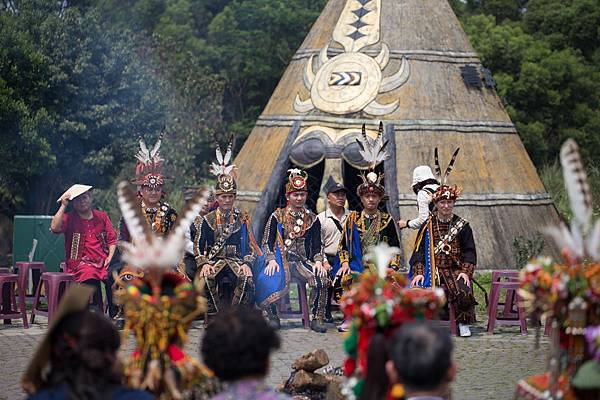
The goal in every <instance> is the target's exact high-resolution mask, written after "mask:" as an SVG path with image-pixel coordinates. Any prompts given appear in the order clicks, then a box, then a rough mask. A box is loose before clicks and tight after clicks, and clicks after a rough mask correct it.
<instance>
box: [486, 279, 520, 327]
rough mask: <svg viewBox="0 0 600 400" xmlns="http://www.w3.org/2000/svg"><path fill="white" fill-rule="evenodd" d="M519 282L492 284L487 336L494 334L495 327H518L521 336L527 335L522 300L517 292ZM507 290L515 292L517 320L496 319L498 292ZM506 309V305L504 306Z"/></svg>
mask: <svg viewBox="0 0 600 400" xmlns="http://www.w3.org/2000/svg"><path fill="white" fill-rule="evenodd" d="M519 286H520V283H519V282H514V281H513V282H492V298H491V299H490V309H489V313H488V315H489V318H488V326H487V331H488V334H493V333H494V328H495V327H496V325H519V326H520V329H521V334H522V335H526V334H527V321H526V319H525V308H524V307H523V300H522V299H521V296H519V293H518V292H517V290H518V289H519ZM501 289H507V290H512V291H514V292H515V296H516V298H517V318H498V317H497V314H498V306H499V305H500V304H499V299H500V290H501ZM504 308H506V304H505V305H504Z"/></svg>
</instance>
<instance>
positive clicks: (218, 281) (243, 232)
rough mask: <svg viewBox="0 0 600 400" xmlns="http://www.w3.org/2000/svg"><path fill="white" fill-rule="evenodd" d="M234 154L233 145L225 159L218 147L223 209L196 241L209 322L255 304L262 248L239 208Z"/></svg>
mask: <svg viewBox="0 0 600 400" xmlns="http://www.w3.org/2000/svg"><path fill="white" fill-rule="evenodd" d="M231 152H232V143H230V144H229V146H228V148H227V152H226V153H225V155H223V154H222V153H221V149H220V148H218V147H217V160H218V162H219V163H218V164H215V163H213V165H212V167H211V173H212V174H213V175H215V176H216V177H217V182H216V184H215V196H216V200H217V202H218V204H219V206H218V208H217V209H216V210H214V211H212V212H210V213H208V214H207V215H205V216H204V217H203V218H202V219H201V221H200V226H199V228H198V233H197V234H196V236H195V240H194V256H195V259H196V264H197V266H198V272H197V274H199V276H200V278H201V279H203V280H204V282H205V284H206V286H205V289H206V298H207V299H208V308H207V311H206V315H207V319H206V321H207V322H208V320H209V318H212V317H213V316H214V315H215V314H216V313H217V312H219V311H220V310H222V309H224V308H226V307H227V306H229V305H231V306H246V307H251V306H252V305H253V304H254V280H253V274H252V266H253V265H254V262H255V260H256V254H255V248H258V246H257V245H256V241H255V240H254V237H253V234H252V226H251V222H250V217H249V215H248V213H247V212H246V213H244V214H242V213H240V210H239V209H237V208H236V207H235V198H236V193H237V185H236V182H235V165H233V164H232V165H229V162H230V161H231V155H232V154H231ZM225 280H229V281H230V282H231V284H232V286H233V296H232V298H224V297H225V294H224V291H223V282H224V281H225Z"/></svg>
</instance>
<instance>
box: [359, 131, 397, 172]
mask: <svg viewBox="0 0 600 400" xmlns="http://www.w3.org/2000/svg"><path fill="white" fill-rule="evenodd" d="M356 142H357V143H358V152H359V153H360V155H361V157H362V158H363V160H364V161H365V162H366V163H368V164H369V167H370V168H375V167H376V166H377V165H378V164H379V163H381V162H383V161H385V160H387V158H388V157H389V154H388V152H387V150H386V146H387V144H388V141H387V140H384V139H383V123H381V122H380V123H379V131H378V133H377V137H376V138H375V139H374V140H371V139H370V138H369V137H368V136H367V130H366V127H365V125H364V124H363V127H362V133H361V136H360V137H358V138H356Z"/></svg>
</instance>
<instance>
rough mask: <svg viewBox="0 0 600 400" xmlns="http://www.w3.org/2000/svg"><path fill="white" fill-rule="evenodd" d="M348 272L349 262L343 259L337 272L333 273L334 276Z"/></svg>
mask: <svg viewBox="0 0 600 400" xmlns="http://www.w3.org/2000/svg"><path fill="white" fill-rule="evenodd" d="M349 273H350V263H348V262H347V261H344V262H343V263H342V266H341V267H340V269H338V272H337V273H336V274H335V275H336V276H343V275H348V274H349Z"/></svg>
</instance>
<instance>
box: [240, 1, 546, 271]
mask: <svg viewBox="0 0 600 400" xmlns="http://www.w3.org/2000/svg"><path fill="white" fill-rule="evenodd" d="M379 121H383V123H384V126H385V133H386V135H388V137H389V138H391V139H393V140H390V145H391V152H392V154H393V156H392V157H391V158H390V159H389V160H388V161H386V162H385V163H384V165H383V167H382V168H383V170H384V172H385V186H386V188H387V190H388V194H389V197H390V200H389V202H388V204H387V208H388V211H389V212H390V213H391V214H392V215H393V216H394V217H395V218H399V217H400V216H409V217H410V216H414V215H415V213H416V204H415V195H414V194H413V193H412V190H411V174H412V170H413V168H414V167H416V166H417V165H421V164H428V165H432V164H433V150H434V147H435V146H438V147H439V150H440V158H441V159H442V160H446V162H447V160H449V158H450V156H451V154H452V151H453V150H454V149H455V148H456V147H460V148H461V153H460V155H459V159H458V161H457V163H456V168H455V170H454V172H453V173H452V176H451V183H455V184H458V185H461V186H462V187H463V188H464V192H463V193H464V194H463V196H462V198H461V199H460V200H459V203H458V204H457V207H456V208H457V210H456V211H457V213H458V214H460V215H461V216H463V217H464V218H466V219H467V220H469V221H471V225H472V227H473V230H474V232H475V239H476V241H477V246H478V253H479V266H480V268H490V269H498V268H506V267H509V266H514V264H515V257H514V251H513V245H512V244H513V241H514V239H515V237H518V236H523V237H526V238H531V237H532V236H533V235H535V234H536V232H537V231H538V230H539V229H540V228H541V227H542V226H544V225H546V224H548V223H549V222H550V221H551V220H555V219H556V218H557V215H556V211H555V209H554V206H553V204H552V201H551V199H550V197H549V196H548V194H547V193H546V191H545V189H544V186H543V185H542V182H541V181H540V178H539V176H538V174H537V172H536V170H535V167H534V166H533V164H532V162H531V160H530V158H529V156H528V155H527V152H526V151H525V148H524V147H523V144H522V142H521V140H520V138H519V136H518V134H517V132H516V130H515V126H514V125H513V123H512V122H511V121H510V119H509V117H508V115H507V113H506V111H505V110H504V107H503V106H502V103H501V101H500V99H499V97H498V95H497V94H496V92H495V90H494V87H493V81H492V80H491V78H490V76H489V73H487V72H486V70H485V69H484V68H483V67H482V65H481V62H480V61H479V59H478V58H477V54H476V53H475V52H474V50H473V48H472V47H471V45H470V43H469V40H468V38H467V36H466V34H465V33H464V31H463V30H462V28H461V26H460V23H459V22H458V20H457V18H456V16H455V15H454V13H453V11H452V9H451V7H450V5H449V4H448V2H447V1H446V0H330V1H329V3H328V4H327V5H326V7H325V9H324V10H323V12H322V14H321V15H320V17H319V18H318V20H317V21H316V22H315V24H314V25H313V27H312V29H311V31H310V33H309V34H308V36H307V37H306V39H305V40H304V43H302V45H301V46H300V48H299V49H298V51H297V52H296V54H295V55H294V57H293V59H292V61H291V62H290V65H289V66H288V68H287V70H286V71H285V73H284V75H283V77H282V78H281V81H280V82H279V85H278V86H277V88H276V89H275V92H274V93H273V95H272V97H271V99H270V101H269V102H268V104H267V106H266V107H265V110H264V111H263V113H262V115H261V116H260V117H259V118H258V121H257V122H256V126H255V127H254V130H253V131H252V133H251V135H250V137H249V138H248V139H247V141H246V143H245V144H244V146H243V148H242V150H241V152H240V153H239V155H238V157H237V159H236V164H237V165H238V168H239V180H238V193H239V200H240V202H241V206H242V207H247V208H249V209H250V210H253V212H254V223H255V225H256V227H255V230H256V231H257V233H260V232H262V227H263V225H264V223H265V220H266V218H267V216H268V215H269V213H270V212H271V211H272V210H273V208H274V207H275V206H276V205H277V204H278V203H280V202H281V201H282V193H281V191H280V189H281V187H282V186H283V182H284V181H285V173H286V170H287V169H288V168H289V167H290V166H291V165H298V166H301V167H304V168H307V169H308V170H309V173H310V174H311V180H312V181H311V182H310V184H311V186H312V189H313V190H312V191H311V198H310V200H309V201H310V202H311V203H312V204H313V205H314V204H315V201H316V198H317V197H318V192H319V188H320V187H321V185H322V184H323V183H324V182H325V180H326V179H327V177H328V176H329V175H332V176H334V177H337V178H338V179H343V180H344V182H345V184H346V185H347V186H348V187H350V188H355V187H356V186H357V184H358V182H357V176H356V175H357V172H358V169H360V168H363V167H364V166H363V165H361V162H360V157H359V156H358V151H357V145H356V143H355V137H356V136H357V135H358V134H360V128H361V125H362V124H363V123H366V124H367V128H368V129H369V130H370V132H369V133H370V134H372V135H375V133H376V130H377V126H378V124H379ZM356 202H357V199H356V198H355V197H353V198H351V199H350V203H351V205H352V206H356V205H357V204H356ZM402 233H403V235H402V241H403V244H404V252H405V255H407V254H408V252H409V251H410V249H411V248H412V241H413V238H414V233H408V232H406V231H403V232H402Z"/></svg>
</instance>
